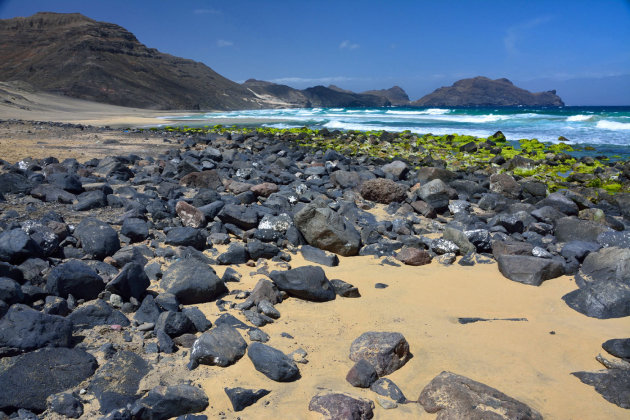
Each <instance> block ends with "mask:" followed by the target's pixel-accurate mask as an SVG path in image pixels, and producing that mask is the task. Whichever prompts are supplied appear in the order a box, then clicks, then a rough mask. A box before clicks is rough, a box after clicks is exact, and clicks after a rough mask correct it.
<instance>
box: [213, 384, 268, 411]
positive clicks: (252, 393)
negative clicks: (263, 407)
mask: <svg viewBox="0 0 630 420" xmlns="http://www.w3.org/2000/svg"><path fill="white" fill-rule="evenodd" d="M224 390H225V393H226V394H227V396H228V398H229V399H230V402H231V403H232V408H234V411H242V410H244V409H245V408H247V407H249V406H250V405H253V404H256V402H257V401H258V400H259V399H261V398H263V397H264V396H266V395H268V394H269V393H270V392H271V391H269V390H266V389H257V390H254V389H245V388H241V387H237V388H224Z"/></svg>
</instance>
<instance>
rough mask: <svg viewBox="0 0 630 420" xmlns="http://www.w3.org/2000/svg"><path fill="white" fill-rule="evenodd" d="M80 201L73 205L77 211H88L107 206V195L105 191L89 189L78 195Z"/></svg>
mask: <svg viewBox="0 0 630 420" xmlns="http://www.w3.org/2000/svg"><path fill="white" fill-rule="evenodd" d="M77 200H78V203H77V204H75V205H74V206H72V208H73V209H74V210H75V211H87V210H92V209H98V208H101V207H105V206H107V196H106V195H105V193H104V192H103V191H100V190H94V191H87V192H84V193H83V194H80V195H79V196H78V197H77Z"/></svg>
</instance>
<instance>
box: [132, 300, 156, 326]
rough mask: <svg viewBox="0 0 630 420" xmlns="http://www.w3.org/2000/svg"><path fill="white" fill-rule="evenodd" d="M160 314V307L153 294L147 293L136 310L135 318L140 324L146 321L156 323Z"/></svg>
mask: <svg viewBox="0 0 630 420" xmlns="http://www.w3.org/2000/svg"><path fill="white" fill-rule="evenodd" d="M159 316H160V308H159V307H158V305H157V304H156V303H155V300H154V299H153V296H151V295H147V296H145V298H144V299H143V300H142V304H141V305H140V307H139V308H138V310H137V311H136V313H135V315H134V317H133V318H134V319H135V320H136V322H138V324H142V323H145V322H149V323H152V324H155V323H156V322H157V319H158V317H159Z"/></svg>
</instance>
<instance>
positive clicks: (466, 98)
mask: <svg viewBox="0 0 630 420" xmlns="http://www.w3.org/2000/svg"><path fill="white" fill-rule="evenodd" d="M410 105H412V106H443V107H454V106H519V105H523V106H564V102H562V99H560V97H559V96H558V95H556V91H555V90H550V91H548V92H538V93H532V92H529V91H527V90H525V89H521V88H519V87H516V86H514V84H512V82H510V81H509V80H508V79H496V80H492V79H488V78H487V77H482V76H478V77H475V78H472V79H462V80H459V81H457V82H455V83H453V86H449V87H441V88H439V89H436V90H435V91H434V92H433V93H430V94H428V95H426V96H423V97H422V98H420V99H418V100H417V101H414V102H411V104H410Z"/></svg>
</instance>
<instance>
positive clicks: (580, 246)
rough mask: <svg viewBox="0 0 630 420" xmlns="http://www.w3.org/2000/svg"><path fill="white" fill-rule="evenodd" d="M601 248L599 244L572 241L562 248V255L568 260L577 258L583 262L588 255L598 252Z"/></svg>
mask: <svg viewBox="0 0 630 420" xmlns="http://www.w3.org/2000/svg"><path fill="white" fill-rule="evenodd" d="M600 248H601V246H600V245H599V244H598V243H597V242H586V241H571V242H567V243H566V244H565V245H564V246H563V247H562V250H561V251H560V254H561V255H562V256H563V257H564V258H566V259H570V258H575V259H576V260H578V261H583V260H584V258H585V257H586V256H587V255H588V254H590V253H591V252H596V251H598V250H599V249H600Z"/></svg>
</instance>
